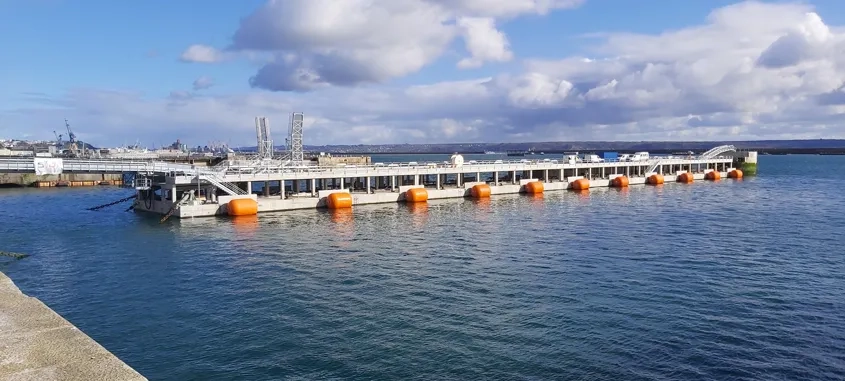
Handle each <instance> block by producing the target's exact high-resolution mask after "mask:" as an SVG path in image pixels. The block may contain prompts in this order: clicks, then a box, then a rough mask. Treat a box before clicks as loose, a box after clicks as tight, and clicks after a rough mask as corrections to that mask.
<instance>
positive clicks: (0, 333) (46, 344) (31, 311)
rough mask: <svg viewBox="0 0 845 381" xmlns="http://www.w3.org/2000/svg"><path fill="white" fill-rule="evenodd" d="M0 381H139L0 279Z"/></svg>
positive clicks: (140, 380)
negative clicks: (0, 380)
mask: <svg viewBox="0 0 845 381" xmlns="http://www.w3.org/2000/svg"><path fill="white" fill-rule="evenodd" d="M0 379H2V380H33V381H35V380H38V381H53V380H56V381H58V380H62V381H71V380H79V381H88V380H115V381H118V380H120V381H145V380H146V378H144V377H143V376H142V375H140V374H139V373H138V372H136V371H135V370H133V369H132V368H130V367H129V366H128V365H126V364H125V363H124V362H123V361H121V360H120V359H118V358H117V357H115V356H114V355H113V354H111V353H110V352H109V351H108V350H106V349H105V348H103V347H102V346H100V345H99V344H97V342H95V341H94V340H92V339H91V338H90V337H88V336H87V335H86V334H85V333H83V332H82V331H80V330H79V329H78V328H76V327H74V326H73V324H71V323H69V322H68V321H67V320H65V319H63V318H62V317H61V316H59V314H57V313H56V312H54V311H53V310H51V309H50V308H49V307H47V306H46V305H45V304H44V303H42V302H41V301H39V300H38V299H35V298H33V297H29V296H26V295H24V294H23V293H21V291H20V290H19V289H18V288H17V287H16V286H15V284H14V283H12V281H11V279H9V277H7V276H6V275H4V274H3V273H0Z"/></svg>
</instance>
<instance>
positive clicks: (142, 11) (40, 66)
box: [0, 0, 845, 142]
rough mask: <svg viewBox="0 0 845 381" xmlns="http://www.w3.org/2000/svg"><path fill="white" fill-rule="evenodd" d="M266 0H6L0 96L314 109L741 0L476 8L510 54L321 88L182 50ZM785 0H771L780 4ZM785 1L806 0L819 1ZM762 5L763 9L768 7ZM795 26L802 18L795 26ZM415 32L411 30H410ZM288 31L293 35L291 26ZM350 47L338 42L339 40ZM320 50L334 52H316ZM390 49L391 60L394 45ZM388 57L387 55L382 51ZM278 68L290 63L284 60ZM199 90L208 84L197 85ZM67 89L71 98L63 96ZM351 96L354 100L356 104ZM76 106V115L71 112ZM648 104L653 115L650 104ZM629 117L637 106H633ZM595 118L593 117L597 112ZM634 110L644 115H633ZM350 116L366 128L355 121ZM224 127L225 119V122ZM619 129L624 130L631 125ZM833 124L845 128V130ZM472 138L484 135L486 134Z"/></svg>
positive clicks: (225, 37) (219, 43) (512, 65)
mask: <svg viewBox="0 0 845 381" xmlns="http://www.w3.org/2000/svg"><path fill="white" fill-rule="evenodd" d="M339 1H343V0H339ZM350 1H351V0H350ZM293 2H298V1H292V3H293ZM264 3H265V2H264V1H262V0H241V1H228V2H217V3H214V5H213V6H209V5H208V4H209V3H208V2H207V1H197V0H186V1H178V2H174V1H164V0H152V1H143V2H128V1H104V0H86V1H81V0H77V1H71V0H29V1H12V0H0V25H2V33H0V47H2V51H0V99H2V102H3V103H4V104H5V105H4V106H0V109H4V108H5V109H6V110H9V109H13V108H16V107H22V106H27V107H29V106H30V105H31V102H26V101H25V99H27V97H28V96H30V95H27V94H32V93H38V94H45V95H46V96H48V97H55V98H61V97H64V96H66V94H67V93H68V92H69V91H74V90H80V89H84V90H91V91H121V92H131V93H134V94H140V95H142V98H144V99H147V100H149V101H153V100H162V102H163V100H164V99H166V98H167V97H168V96H169V95H170V94H171V93H172V92H174V91H183V92H190V91H191V84H192V82H193V81H194V80H196V79H197V78H199V77H201V76H207V77H209V78H211V79H213V83H214V85H213V86H212V87H211V88H209V89H207V90H204V91H203V92H202V93H201V96H202V97H208V98H209V99H210V98H213V97H219V99H223V98H225V97H230V96H233V95H237V94H254V95H256V96H261V97H268V99H277V100H279V102H294V103H300V104H302V105H303V106H305V107H307V108H308V109H312V108H317V107H308V106H310V104H309V103H310V102H314V101H315V100H316V99H322V97H327V96H329V95H339V96H354V95H353V94H358V95H359V96H360V94H363V93H355V91H370V93H367V95H368V96H376V94H375V93H374V92H376V91H381V90H382V89H384V90H383V91H386V92H389V91H399V90H401V89H406V88H409V87H412V86H417V85H429V84H436V83H441V82H449V81H461V80H473V79H476V78H484V77H491V78H498V77H500V76H502V75H507V76H513V77H519V76H521V75H524V74H530V73H525V71H526V69H525V67H526V65H527V63H529V62H535V61H538V60H542V61H549V62H551V61H554V60H563V59H566V58H567V57H572V56H588V57H592V58H614V57H613V56H614V52H611V53H609V54H601V55H600V54H598V53H596V52H595V51H596V47H597V46H602V45H603V44H605V42H606V39H605V38H604V37H600V38H591V37H586V36H585V35H589V34H595V33H602V34H611V35H614V34H637V35H659V34H661V33H671V32H673V31H679V30H685V29H687V28H693V27H696V26H701V25H704V24H706V23H707V15H708V13H710V12H711V11H713V10H714V9H716V8H719V7H723V6H728V5H730V4H734V3H736V2H732V1H723V0H688V1H657V0H655V1H646V2H633V1H624V0H586V1H585V2H584V3H583V4H581V5H580V6H578V7H575V8H573V9H555V10H552V11H551V12H550V13H549V14H546V15H541V14H536V13H531V12H527V11H526V12H522V13H514V14H508V15H504V16H501V15H486V14H472V15H469V16H472V17H489V18H491V19H494V20H495V25H496V27H497V28H498V31H499V32H501V33H503V34H504V35H505V36H506V38H507V40H508V42H509V44H508V46H509V49H510V51H511V52H512V56H513V58H512V59H501V60H496V59H489V60H487V61H485V63H484V64H483V65H482V66H480V67H477V68H469V69H467V68H463V69H461V68H458V67H456V61H458V60H460V58H461V57H464V56H466V55H467V49H465V48H464V43H465V41H464V40H463V39H461V38H460V37H457V38H455V39H453V40H450V42H449V44H448V46H447V50H446V51H445V52H444V53H443V54H441V55H439V56H437V57H436V58H434V59H431V60H429V61H426V62H425V63H424V64H421V66H420V67H419V68H418V69H413V67H414V66H413V65H410V66H408V67H409V68H410V69H408V68H405V69H401V70H400V69H396V71H395V72H393V71H391V70H387V69H388V68H386V72H385V74H384V75H381V74H379V73H374V72H372V73H366V74H361V73H358V74H361V75H363V77H360V78H359V77H355V78H354V81H355V82H354V83H355V84H356V85H355V86H350V85H348V84H346V85H345V84H342V83H334V82H332V81H328V82H325V81H324V82H321V83H320V84H319V85H320V86H324V85H325V86H327V88H323V87H320V89H318V90H314V91H311V90H313V89H312V88H310V87H309V88H308V89H306V90H305V91H299V90H297V91H293V92H291V91H286V89H280V88H274V87H273V85H267V86H263V88H255V87H252V86H250V82H249V80H250V77H252V76H254V75H256V72H257V71H258V70H259V69H260V68H261V67H262V66H263V64H264V62H255V61H252V60H250V59H243V58H240V59H231V60H225V61H224V62H217V63H211V64H203V63H199V64H198V63H186V62H182V61H180V59H179V57H180V55H181V54H182V53H183V52H184V51H185V50H186V48H187V47H188V46H190V45H192V44H202V45H207V46H210V47H214V48H217V49H223V48H225V47H227V46H229V45H231V44H232V42H233V40H232V37H233V35H234V34H235V32H236V31H237V30H238V29H239V27H240V21H241V19H242V18H244V17H247V16H249V15H251V14H253V13H254V12H256V10H257V9H259V8H260V7H261V6H262V4H264ZM784 3H785V2H772V3H771V4H775V5H777V4H784ZM787 4H797V5H799V6H800V5H802V4H803V5H807V4H810V3H807V2H802V3H787ZM811 5H812V7H813V9H814V10H815V11H816V12H817V13H818V14H820V15H821V17H822V18H823V20H824V23H825V24H826V25H827V26H830V27H831V29H832V30H834V31H836V30H838V29H837V27H836V26H838V25H841V24H843V20H842V18H843V17H845V16H843V15H845V3H843V2H840V1H813V2H812V3H811ZM304 6H305V5H303V7H304ZM456 12H457V11H456ZM773 12H774V11H773ZM778 12H780V11H778ZM500 16H501V17H500ZM764 16H765V15H761V16H760V17H764ZM458 17H460V15H459V16H458ZM749 17H756V16H749ZM784 22H786V21H784ZM267 28H268V33H273V31H274V29H272V28H271V26H268V27H267ZM796 28H798V27H797V26H796ZM793 29H795V28H793ZM783 30H784V31H785V32H784V33H788V30H790V29H789V26H788V25H785V26H784V29H783ZM408 33H411V32H410V31H409V32H408ZM767 33H769V32H767ZM409 36H411V35H410V34H409ZM288 37H290V36H287V37H285V38H288ZM774 37H777V36H774ZM290 38H293V37H290ZM409 38H410V37H409ZM736 38H738V39H739V38H741V36H736ZM771 39H772V38H769V40H767V41H768V42H765V44H764V43H763V42H761V45H760V50H761V51H762V50H763V49H765V48H766V47H767V46H768V44H771V43H772V41H771ZM762 40H763V38H762V37H761V41H762ZM409 43H410V44H413V42H412V41H411V40H409ZM344 48H345V47H343V46H340V47H335V48H331V49H344ZM265 53H267V54H268V55H276V57H281V55H282V53H280V52H279V51H272V52H269V51H268V52H265ZM287 53H289V54H294V55H297V56H298V57H300V58H301V59H302V60H303V61H301V64H303V65H304V64H306V63H308V62H315V61H316V62H329V61H330V58H331V57H333V56H332V55H326V54H327V53H324V52H314V51H309V52H303V51H288V52H287ZM347 53H348V54H347ZM332 54H333V53H332ZM349 56H354V52H352V50H351V48H349V51H348V52H344V57H349ZM321 59H325V60H326V61H319V60H321ZM386 60H389V57H388V58H386ZM298 62H299V61H298ZM381 65H387V64H385V63H384V62H382V63H381ZM278 70H281V69H277V70H276V71H278ZM373 70H374V69H373ZM274 72H275V71H274ZM563 72H566V70H563ZM324 74H325V73H324ZM326 75H327V74H326ZM349 75H352V74H349ZM543 75H545V76H547V77H548V76H550V75H563V76H565V74H560V73H559V74H554V73H543ZM349 78H351V77H349ZM544 78H545V77H544ZM619 78H622V77H619ZM613 79H618V78H610V77H608V78H603V79H602V81H604V82H609V81H611V80H613ZM555 80H556V81H561V80H563V81H567V82H568V83H575V84H578V83H580V82H578V81H576V80H574V79H573V78H563V77H561V78H555ZM600 82H601V81H600ZM309 86H310V85H309ZM257 87H262V86H257ZM389 89H393V90H389ZM397 89H398V90H397ZM268 90H271V91H268ZM276 90H281V91H276ZM575 90H579V89H577V86H575V88H574V89H573V90H572V91H575ZM581 90H583V89H581ZM197 96H200V95H199V94H197ZM215 99H216V101H217V100H219V99H218V98H215ZM511 99H512V97H511ZM206 100H208V99H206ZM65 101H69V100H67V99H65ZM498 102H502V101H501V100H500V101H498ZM89 106H90V107H91V108H92V110H96V107H97V106H96V105H86V108H87V107H89ZM559 106H560V107H568V106H563V104H561V105H559ZM102 107H106V106H102ZM326 107H329V106H326ZM338 108H340V106H338ZM349 108H350V109H354V107H351V106H349ZM481 109H484V107H481ZM733 111H736V110H733ZM740 111H742V110H740ZM97 112H99V111H90V110H89V111H86V115H87V116H86V117H84V118H83V121H84V123H85V124H88V125H91V124H92V123H95V122H96V123H97V125H91V127H90V129H91V130H92V131H91V132H92V133H93V132H95V131H93V130H97V131H96V132H97V133H98V134H100V135H103V134H104V133H105V131H106V129H108V128H110V127H111V126H108V125H107V124H106V123H105V122H103V121H102V120H101V121H100V122H97V118H94V117H91V115H90V114H92V113H97ZM109 112H115V111H114V110H111V111H109ZM754 112H757V111H754ZM372 113H373V111H372V110H368V111H367V112H366V113H365V114H366V115H368V116H372ZM520 113H524V111H520ZM19 114H20V113H19V112H18V115H19ZM67 114H70V116H74V115H73V114H74V113H73V112H68V113H67ZM325 114H326V117H325V118H319V117H321V116H323V115H319V114H318V115H315V117H318V118H317V119H331V120H333V121H338V122H340V119H345V120H342V122H343V123H345V124H346V125H349V124H350V123H353V124H354V123H356V122H353V121H354V120H360V119H361V116H357V117H356V116H353V115H348V116H339V115H332V116H331V117H328V116H327V115H328V114H333V113H330V112H326V113H325ZM646 114H648V116H649V117H651V114H649V113H646ZM669 114H671V115H669ZM669 114H667V115H663V116H665V117H670V116H677V113H676V112H672V113H669ZM9 115H11V114H7V115H5V116H4V114H0V118H2V119H0V137H11V136H6V135H9V134H10V133H14V132H13V131H17V130H16V129H15V128H17V127H15V126H12V125H10V124H11V123H15V122H17V123H19V122H20V119H16V118H15V117H11V116H9ZM566 115H568V114H566V113H564V114H561V115H560V116H559V117H556V119H555V120H556V121H560V120H564V122H566V123H568V124H569V125H567V126H566V127H565V128H563V127H562V128H561V131H568V130H567V129H568V128H575V127H574V126H572V125H571V124H575V122H567V121H566V120H565V119H566ZM655 115H656V114H655ZM720 115H721V114H720ZM243 117H244V118H245V119H247V120H249V119H250V118H251V116H250V115H248V114H247V115H244V116H243ZM409 117H410V116H409ZM498 117H503V116H498ZM505 117H507V116H505ZM630 117H631V118H633V117H634V116H630ZM714 117H715V116H714ZM162 118H164V119H167V117H166V116H162ZM413 118H417V119H419V120H418V121H417V122H416V127H413V128H414V129H421V128H424V127H422V125H424V124H426V123H428V122H429V121H436V120H443V119H449V120H454V121H456V122H458V123H461V124H462V125H466V124H467V123H469V122H468V120H470V119H473V120H474V119H478V116H474V117H472V118H470V119H467V120H458V119H459V118H456V117H455V116H454V115H431V117H430V118H429V119H426V118H423V117H421V116H420V115H413ZM579 118H581V116H579ZM124 119H128V117H124V118H123V119H121V118H120V117H119V116H111V117H110V118H109V120H124ZM171 119H172V118H171ZM576 119H577V118H576ZM623 119H624V118H623ZM543 120H545V119H543ZM543 120H540V119H538V121H537V123H539V124H542V123H545V122H543ZM579 120H580V119H579ZM620 120H621V119H620ZM61 122H62V121H61V119H59V120H56V121H49V123H48V121H46V120H45V121H43V122H42V121H41V120H39V121H38V123H37V124H34V125H32V127H31V128H33V129H44V130H46V131H48V132H49V131H52V128H56V126H60V125H61ZM393 122H395V121H387V120H384V121H382V123H381V124H382V125H386V124H388V123H393ZM598 122H599V121H591V122H590V123H598ZM627 122H636V121H635V120H628V121H627ZM173 123H175V122H173ZM578 123H581V122H578ZM602 123H603V122H602ZM539 124H538V127H537V128H535V129H534V130H533V131H532V133H531V134H530V137H531V138H536V139H541V138H543V137H544V135H543V133H544V132H543V131H545V130H543V129H545V128H549V127H548V126H539ZM349 126H350V127H361V128H363V127H362V126H357V125H356V126H351V125H349ZM171 127H172V128H170V130H171V131H172V130H174V129H176V130H178V129H179V128H180V127H179V125H177V124H173V125H172V126H171ZM224 127H225V126H220V128H224ZM714 127H715V126H714ZM438 128H440V127H438ZM466 128H467V129H468V130H472V129H473V127H466ZM585 128H586V127H585ZM620 128H621V127H620ZM4 129H5V131H4ZM554 131H557V130H554ZM554 131H553V132H554ZM620 131H622V132H624V130H620ZM702 131H703V130H702ZM827 131H828V132H829V131H830V130H827ZM441 132H442V131H441ZM470 132H472V131H470ZM569 132H571V131H569ZM834 132H835V133H837V134H838V133H840V132H839V131H834ZM193 133H195V132H190V133H189V136H190V134H193ZM439 133H440V132H435V133H423V134H422V135H425V137H424V139H423V140H426V141H436V140H438V139H440V140H451V139H459V138H460V136H448V134H446V135H442V139H441V138H438V137H437V136H438V134H439ZM474 133H476V134H477V135H479V136H481V137H483V136H484V135H485V133H484V132H479V131H478V128H475V131H474ZM545 133H546V135H548V136H549V138H550V139H551V138H559V137H560V134H557V133H548V131H545ZM567 133H568V132H567ZM392 134H393V133H390V134H385V135H384V139H388V140H389V139H390V136H393V135H392ZM697 134H698V133H697ZM32 135H34V136H41V135H43V134H39V133H35V134H32ZM50 135H51V133H50ZM94 135H96V134H94ZM364 135H367V134H364ZM422 135H420V136H422ZM589 135H590V134H589V133H583V136H584V137H583V138H585V139H586V138H592V137H591V136H589ZM693 135H694V136H692V137H693V138H696V137H698V138H700V137H701V136H705V135H706V134H705V135H701V134H698V135H695V134H693ZM48 136H49V135H48ZM467 136H468V137H469V136H470V135H467ZM487 136H488V137H489V136H491V135H487ZM567 136H568V135H567ZM619 136H620V137H621V138H623V139H624V137H625V136H627V135H626V134H623V133H620V134H619ZM631 136H635V135H631ZM655 136H659V135H655ZM784 136H794V134H785V135H784ZM44 137H47V136H44ZM643 137H645V138H648V135H643ZM523 138H527V135H525V134H511V135H508V134H503V133H502V131H499V132H498V133H497V134H496V135H495V139H496V140H513V139H517V140H518V139H523ZM421 139H422V138H421ZM472 139H475V140H477V139H479V137H473V138H472ZM472 139H470V140H472ZM329 140H332V139H326V141H327V142H328V141H329ZM541 140H543V139H541ZM358 141H366V139H363V140H362V139H359V140H358ZM353 142H355V141H353Z"/></svg>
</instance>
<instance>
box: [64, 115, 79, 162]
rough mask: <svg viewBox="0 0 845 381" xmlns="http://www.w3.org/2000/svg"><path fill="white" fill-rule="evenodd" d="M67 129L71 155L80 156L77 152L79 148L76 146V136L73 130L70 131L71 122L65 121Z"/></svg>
mask: <svg viewBox="0 0 845 381" xmlns="http://www.w3.org/2000/svg"><path fill="white" fill-rule="evenodd" d="M65 128H66V129H67V138H68V143H70V154H71V156H74V157H76V156H79V153H78V152H77V151H78V150H79V147H77V144H76V134H74V133H73V130H71V129H70V122H68V121H67V119H65Z"/></svg>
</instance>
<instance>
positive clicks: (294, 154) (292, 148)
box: [288, 112, 305, 165]
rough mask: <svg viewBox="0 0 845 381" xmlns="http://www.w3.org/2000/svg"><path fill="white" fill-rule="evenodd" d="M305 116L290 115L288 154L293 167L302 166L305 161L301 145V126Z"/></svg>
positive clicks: (296, 113) (298, 114)
mask: <svg viewBox="0 0 845 381" xmlns="http://www.w3.org/2000/svg"><path fill="white" fill-rule="evenodd" d="M304 119H305V116H304V115H303V114H302V113H301V112H294V113H292V114H291V115H290V137H289V145H288V152H289V154H290V161H291V164H293V165H302V163H303V162H304V161H305V148H304V146H303V145H302V124H303V121H304Z"/></svg>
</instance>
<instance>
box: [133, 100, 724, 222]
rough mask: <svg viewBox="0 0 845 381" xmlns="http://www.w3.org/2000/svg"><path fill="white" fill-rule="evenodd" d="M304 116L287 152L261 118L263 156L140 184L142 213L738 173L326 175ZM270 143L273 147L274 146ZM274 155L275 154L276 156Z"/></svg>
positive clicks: (584, 169) (522, 169) (346, 170)
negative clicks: (306, 143)
mask: <svg viewBox="0 0 845 381" xmlns="http://www.w3.org/2000/svg"><path fill="white" fill-rule="evenodd" d="M303 120H304V119H303V115H302V113H294V114H293V115H291V118H290V126H289V132H288V138H287V144H286V151H285V152H284V153H282V155H280V156H274V155H273V153H272V139H270V131H269V123H268V120H267V119H266V118H263V117H260V118H256V132H257V137H258V141H259V144H258V147H259V150H258V151H259V152H258V154H257V155H255V156H250V157H236V158H234V159H231V160H226V161H224V162H222V163H220V164H218V165H216V166H214V167H205V168H199V167H191V166H186V165H181V166H174V165H171V166H170V167H169V168H168V170H167V172H156V173H154V174H151V175H150V176H146V177H141V178H139V179H137V180H136V189H137V190H138V196H137V200H136V203H135V209H136V210H140V211H148V212H153V213H158V214H168V213H172V215H173V216H176V217H182V218H184V217H201V216H214V215H221V214H226V213H227V209H226V205H227V203H228V202H229V201H231V200H234V199H240V198H250V199H253V200H255V201H257V204H258V211H259V212H271V211H284V210H292V209H305V208H316V207H322V206H325V204H326V198H327V197H328V196H329V195H330V194H332V193H338V192H344V193H350V194H351V196H352V199H353V204H354V205H362V204H375V203H387V202H400V201H403V200H404V195H405V192H406V191H407V190H408V189H411V188H425V189H426V191H427V193H428V199H441V198H454V197H466V196H467V195H469V193H470V189H471V188H472V187H473V186H474V185H476V184H479V183H484V184H487V185H489V186H490V189H491V194H494V195H495V194H505V193H519V192H521V191H522V190H523V186H524V185H525V184H526V183H528V182H532V181H542V182H543V183H544V188H545V190H546V191H554V190H565V189H569V188H570V184H572V183H573V182H574V181H576V180H578V179H588V180H589V181H590V186H591V187H603V186H604V187H606V186H610V182H611V179H613V178H614V177H618V176H623V175H624V176H627V177H628V178H629V181H630V184H631V185H635V184H645V183H646V178H647V177H648V176H649V175H650V174H654V173H658V174H663V175H667V176H668V177H667V182H671V181H673V176H677V175H679V174H680V173H683V172H691V173H692V174H693V176H694V178H695V179H704V177H705V174H706V173H707V172H710V171H718V172H720V173H721V174H722V177H727V173H728V172H729V171H730V170H732V169H733V167H732V166H733V162H734V156H733V155H729V154H730V153H734V152H735V151H737V149H736V147H734V146H729V145H728V146H719V147H715V148H713V149H711V150H709V151H707V152H705V153H704V154H702V155H699V156H695V157H694V156H685V157H672V156H665V157H652V158H651V159H649V160H648V161H638V162H622V161H604V162H598V163H571V162H564V161H563V160H553V159H543V160H524V159H523V160H518V161H503V160H495V161H469V162H464V160H463V157H462V156H461V155H459V154H457V153H456V154H455V155H453V156H452V158H451V160H449V161H445V162H424V163H416V162H411V163H376V164H373V165H365V166H364V165H357V166H353V165H346V166H331V167H321V166H317V165H312V164H310V162H306V161H305V160H304V156H303V141H302V130H303ZM268 142H269V143H268ZM268 150H269V152H270V153H269V154H268Z"/></svg>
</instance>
